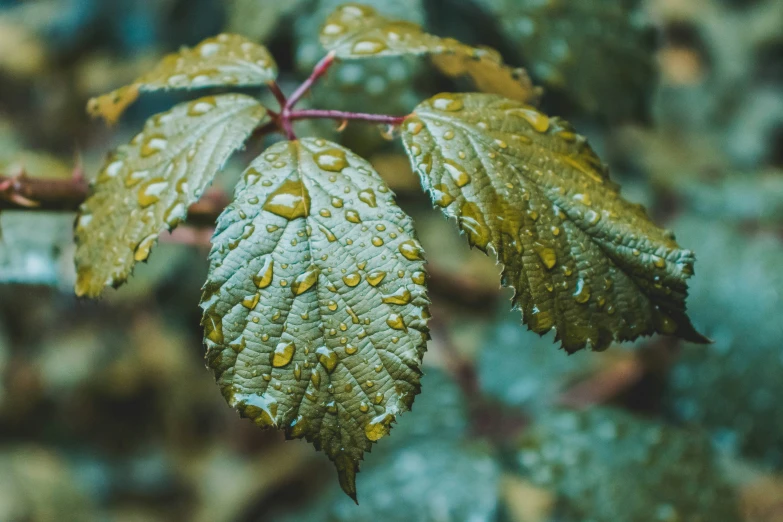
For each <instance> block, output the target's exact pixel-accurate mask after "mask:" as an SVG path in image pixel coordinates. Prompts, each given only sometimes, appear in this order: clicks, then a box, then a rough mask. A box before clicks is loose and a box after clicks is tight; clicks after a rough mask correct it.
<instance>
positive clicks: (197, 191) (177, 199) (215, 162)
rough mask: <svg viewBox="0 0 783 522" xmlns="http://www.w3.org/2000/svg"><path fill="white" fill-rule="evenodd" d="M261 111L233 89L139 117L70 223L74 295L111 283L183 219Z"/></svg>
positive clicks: (120, 279) (89, 293)
mask: <svg viewBox="0 0 783 522" xmlns="http://www.w3.org/2000/svg"><path fill="white" fill-rule="evenodd" d="M265 117H266V109H264V107H263V106H261V105H260V104H259V103H258V102H257V101H255V100H254V99H253V98H251V97H249V96H245V95H241V94H225V95H221V96H208V97H205V98H200V99H198V100H194V101H191V102H188V103H182V104H180V105H177V106H175V107H174V108H173V109H171V110H170V111H168V112H164V113H162V114H158V115H156V116H153V117H152V118H150V119H149V120H147V123H146V125H145V126H144V130H143V131H142V132H141V133H140V134H138V135H137V136H136V137H135V138H133V140H132V141H131V142H130V144H129V145H124V146H122V147H120V148H119V149H118V150H117V151H116V152H114V153H113V154H112V155H110V157H109V158H108V159H107V161H106V163H105V164H104V166H103V168H102V169H101V171H100V173H99V174H98V178H97V180H96V181H95V184H94V186H93V192H92V194H91V195H90V197H89V198H88V199H87V201H86V202H85V203H84V204H83V205H82V207H81V210H80V216H79V219H78V221H77V226H76V242H77V245H78V247H77V250H76V269H77V272H78V274H77V281H76V294H77V295H80V296H89V297H96V296H98V295H100V293H101V292H102V291H103V289H104V287H105V286H114V287H117V286H119V285H120V284H122V283H123V282H125V280H126V279H127V278H128V275H129V274H130V272H131V270H132V269H133V265H134V264H135V263H136V262H137V261H144V260H146V259H147V257H148V256H149V254H150V249H151V248H152V246H153V245H154V243H155V241H156V239H157V237H158V234H160V233H161V232H162V231H163V230H167V229H168V230H171V229H172V228H174V227H175V226H177V224H178V223H180V222H181V221H182V220H184V219H185V217H186V214H187V208H188V206H189V205H190V204H192V203H194V202H196V201H197V200H198V198H199V197H200V196H201V193H202V192H203V191H204V189H205V188H206V187H207V185H209V183H211V182H212V178H213V177H214V175H215V173H216V172H217V171H218V170H219V169H220V168H221V167H222V166H223V164H224V163H225V161H226V160H227V159H228V157H229V156H230V155H231V153H232V152H234V151H235V150H236V149H237V148H238V147H240V146H241V145H242V142H243V141H244V140H245V139H246V138H247V136H248V135H249V134H250V132H251V131H252V130H253V128H254V127H256V126H257V125H258V124H260V123H261V122H262V121H263V120H264V118H265Z"/></svg>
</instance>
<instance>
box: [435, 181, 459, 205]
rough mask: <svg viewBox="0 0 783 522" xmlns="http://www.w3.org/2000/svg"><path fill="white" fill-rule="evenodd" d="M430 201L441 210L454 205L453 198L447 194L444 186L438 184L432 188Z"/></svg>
mask: <svg viewBox="0 0 783 522" xmlns="http://www.w3.org/2000/svg"><path fill="white" fill-rule="evenodd" d="M432 200H433V201H434V202H435V204H436V205H438V206H439V207H441V208H446V207H448V206H449V205H451V204H452V203H454V196H452V195H451V194H449V193H448V189H447V187H446V185H443V184H438V185H435V186H433V187H432Z"/></svg>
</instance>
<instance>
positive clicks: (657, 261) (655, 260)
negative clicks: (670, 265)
mask: <svg viewBox="0 0 783 522" xmlns="http://www.w3.org/2000/svg"><path fill="white" fill-rule="evenodd" d="M653 263H654V264H655V267H656V268H666V261H665V260H664V259H663V258H662V257H658V256H653Z"/></svg>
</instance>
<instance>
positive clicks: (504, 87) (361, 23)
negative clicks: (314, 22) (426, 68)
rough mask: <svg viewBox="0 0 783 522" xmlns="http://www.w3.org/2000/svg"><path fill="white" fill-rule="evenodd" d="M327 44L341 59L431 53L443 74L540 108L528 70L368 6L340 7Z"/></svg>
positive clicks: (325, 33) (328, 26) (326, 30)
mask: <svg viewBox="0 0 783 522" xmlns="http://www.w3.org/2000/svg"><path fill="white" fill-rule="evenodd" d="M321 44H323V46H324V47H326V49H328V50H330V51H332V52H334V53H335V55H336V56H337V57H338V58H350V59H354V58H373V57H384V56H401V55H411V54H414V55H425V54H428V55H432V60H433V64H434V65H435V66H436V67H437V68H438V69H440V70H441V72H443V73H444V74H446V75H448V76H452V77H457V76H462V75H468V76H470V78H471V79H472V80H473V82H474V83H475V85H476V87H477V88H479V89H480V90H482V91H486V92H491V93H495V94H501V95H503V96H506V97H507V98H511V99H515V100H519V101H523V102H527V103H535V102H536V100H537V99H538V97H539V96H540V94H541V92H540V89H538V88H536V87H534V86H533V84H532V82H531V81H530V78H529V77H528V75H527V72H525V70H524V69H514V68H512V67H509V66H507V65H505V64H504V63H503V59H502V58H501V56H500V54H499V53H498V52H497V51H495V50H494V49H490V48H475V47H471V46H469V45H465V44H463V43H460V42H458V41H457V40H454V39H452V38H439V37H437V36H434V35H431V34H427V33H425V32H424V31H422V29H421V27H420V26H418V25H416V24H414V23H411V22H403V21H399V20H390V19H388V18H384V17H382V16H380V15H378V13H377V12H376V11H375V10H374V9H373V8H371V7H368V6H365V5H360V4H346V5H343V6H341V7H339V8H338V9H337V10H336V11H335V12H334V13H333V14H332V15H331V16H330V17H329V18H328V19H327V20H326V23H325V24H324V26H323V28H322V29H321Z"/></svg>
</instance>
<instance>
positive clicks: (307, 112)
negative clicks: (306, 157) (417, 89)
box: [288, 109, 406, 125]
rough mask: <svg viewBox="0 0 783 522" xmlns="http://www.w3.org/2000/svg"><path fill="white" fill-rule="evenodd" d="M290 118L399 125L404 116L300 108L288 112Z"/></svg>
mask: <svg viewBox="0 0 783 522" xmlns="http://www.w3.org/2000/svg"><path fill="white" fill-rule="evenodd" d="M288 118H289V119H291V120H305V119H311V118H328V119H332V120H357V121H367V122H371V123H386V124H389V125H400V124H401V123H402V122H403V121H404V120H405V118H406V116H388V115H386V114H366V113H362V112H344V111H332V110H321V109H302V110H298V111H292V112H289V113H288Z"/></svg>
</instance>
